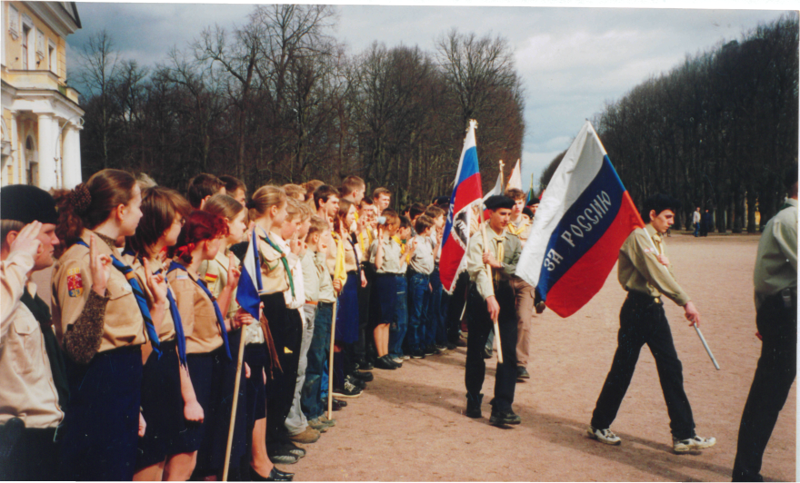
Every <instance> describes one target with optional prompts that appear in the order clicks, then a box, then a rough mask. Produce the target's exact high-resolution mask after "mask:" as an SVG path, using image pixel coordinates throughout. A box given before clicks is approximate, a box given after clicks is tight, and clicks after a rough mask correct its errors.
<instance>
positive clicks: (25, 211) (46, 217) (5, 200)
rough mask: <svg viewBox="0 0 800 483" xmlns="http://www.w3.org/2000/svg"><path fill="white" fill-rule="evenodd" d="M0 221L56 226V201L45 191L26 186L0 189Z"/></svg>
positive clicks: (19, 185)
mask: <svg viewBox="0 0 800 483" xmlns="http://www.w3.org/2000/svg"><path fill="white" fill-rule="evenodd" d="M0 219H3V220H14V221H21V222H22V223H25V224H28V223H31V222H33V221H40V222H42V223H50V224H53V225H56V224H58V212H57V211H56V201H55V200H54V199H53V197H52V196H50V193H48V192H47V191H45V190H43V189H41V188H37V187H36V186H30V185H26V184H15V185H12V186H6V187H5V188H3V189H0Z"/></svg>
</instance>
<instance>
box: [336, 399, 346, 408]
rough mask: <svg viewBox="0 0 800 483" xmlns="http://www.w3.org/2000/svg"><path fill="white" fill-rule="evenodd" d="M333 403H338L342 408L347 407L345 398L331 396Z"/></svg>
mask: <svg viewBox="0 0 800 483" xmlns="http://www.w3.org/2000/svg"><path fill="white" fill-rule="evenodd" d="M333 404H338V405H339V407H343V408H346V407H347V401H345V400H343V399H336V398H333Z"/></svg>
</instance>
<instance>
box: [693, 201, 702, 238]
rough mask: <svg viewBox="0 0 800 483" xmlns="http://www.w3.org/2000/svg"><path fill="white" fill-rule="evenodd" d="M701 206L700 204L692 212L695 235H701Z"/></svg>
mask: <svg viewBox="0 0 800 483" xmlns="http://www.w3.org/2000/svg"><path fill="white" fill-rule="evenodd" d="M700 218H701V216H700V207H699V206H698V207H697V209H696V210H694V213H692V224H693V225H694V237H695V238H697V237H699V236H700Z"/></svg>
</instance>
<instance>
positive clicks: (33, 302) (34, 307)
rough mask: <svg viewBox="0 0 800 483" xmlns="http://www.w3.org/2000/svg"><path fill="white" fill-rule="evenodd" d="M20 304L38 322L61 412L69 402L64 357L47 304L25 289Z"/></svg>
mask: <svg viewBox="0 0 800 483" xmlns="http://www.w3.org/2000/svg"><path fill="white" fill-rule="evenodd" d="M20 302H22V303H23V304H25V306H26V307H28V310H30V311H31V313H32V314H33V318H34V319H36V321H37V322H39V326H40V327H41V329H42V335H43V336H44V349H45V351H46V352H47V359H48V360H49V361H50V371H51V372H52V373H53V383H54V384H55V386H56V392H57V393H58V405H59V406H61V408H62V410H63V409H64V408H66V407H67V403H68V402H69V384H68V382H67V368H66V366H65V365H64V355H63V353H62V352H61V346H59V345H58V340H57V339H56V334H55V333H54V332H53V329H52V327H53V319H52V317H51V315H50V307H49V306H48V305H47V302H45V301H44V300H42V299H41V298H40V297H39V295H38V294H37V295H33V296H31V294H30V292H28V289H27V287H26V288H25V290H23V291H22V297H21V298H20Z"/></svg>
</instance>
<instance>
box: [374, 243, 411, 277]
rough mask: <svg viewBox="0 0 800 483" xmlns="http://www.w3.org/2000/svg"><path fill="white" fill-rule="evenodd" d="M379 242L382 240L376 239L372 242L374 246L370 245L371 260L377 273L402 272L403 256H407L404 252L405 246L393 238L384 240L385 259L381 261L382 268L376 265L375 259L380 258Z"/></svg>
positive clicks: (397, 273)
mask: <svg viewBox="0 0 800 483" xmlns="http://www.w3.org/2000/svg"><path fill="white" fill-rule="evenodd" d="M378 243H380V240H375V241H374V242H372V246H370V249H369V253H370V256H369V262H370V263H371V264H372V265H374V266H375V273H377V274H384V273H390V274H394V275H399V274H402V273H403V270H402V268H403V260H402V258H403V257H405V255H403V254H402V251H403V247H402V246H400V244H399V243H397V242H396V241H394V240H392V239H391V238H389V239H388V240H383V260H382V263H381V268H378V267H377V265H375V260H377V259H378Z"/></svg>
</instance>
